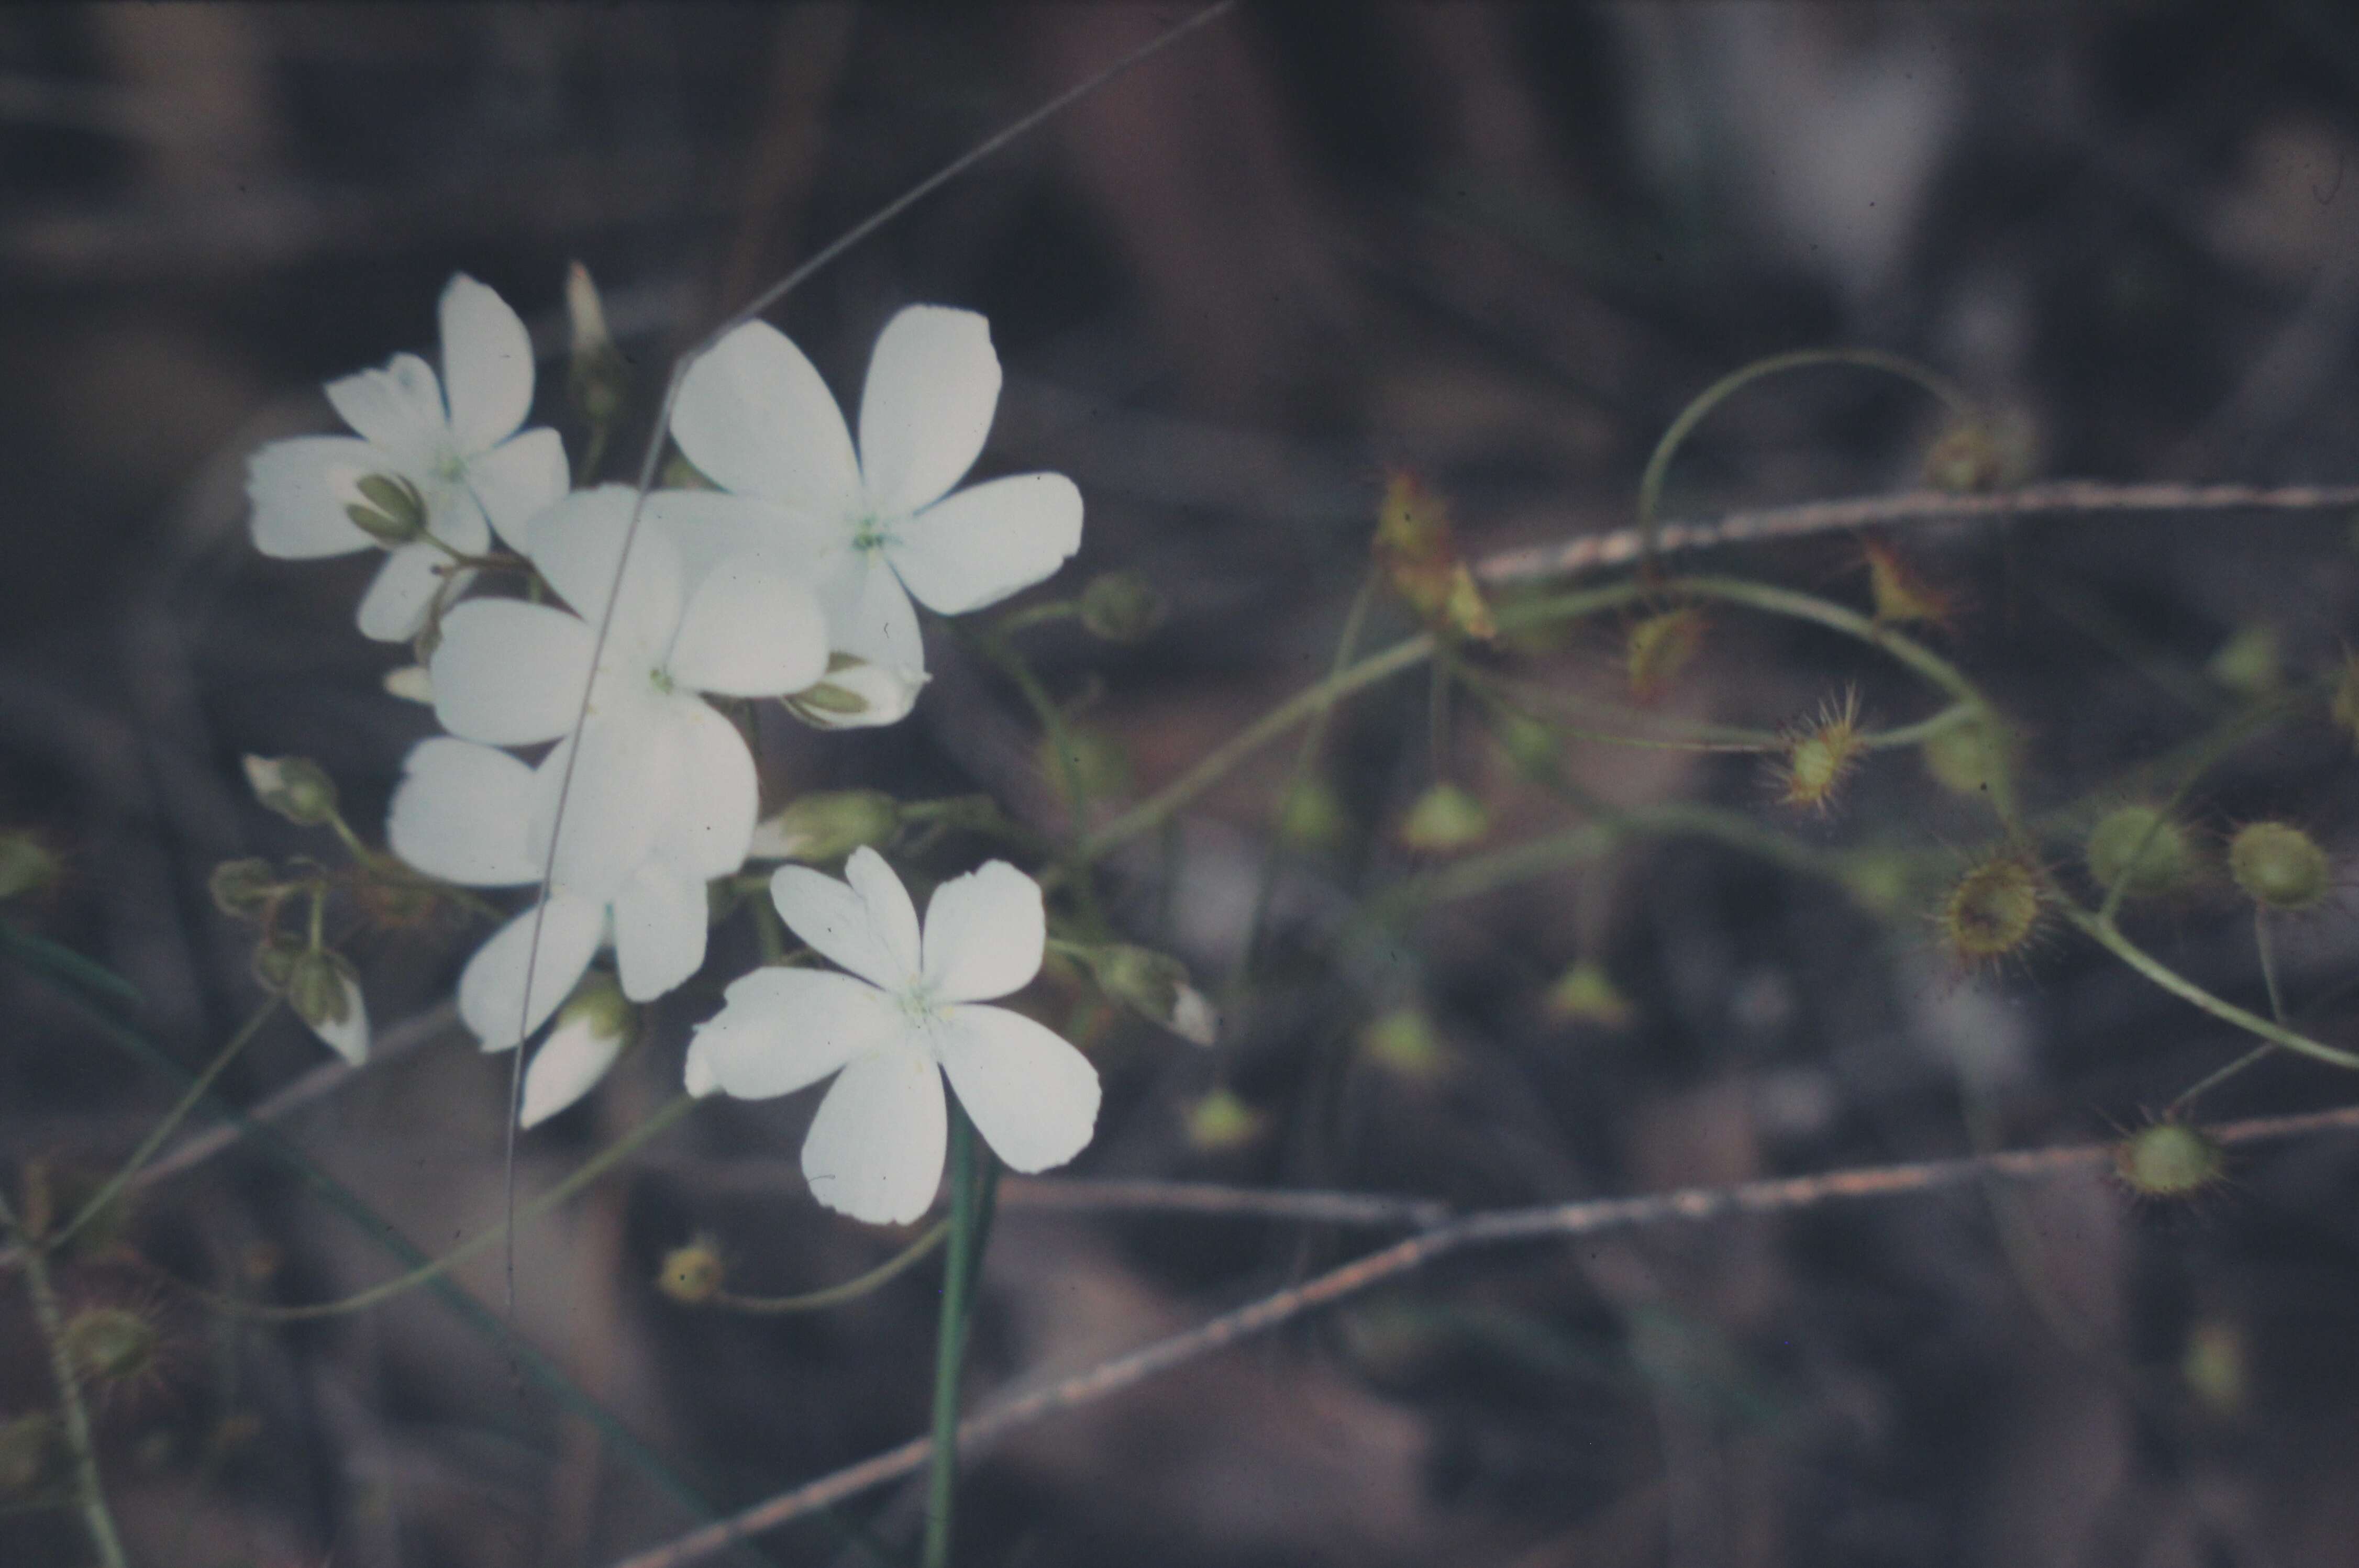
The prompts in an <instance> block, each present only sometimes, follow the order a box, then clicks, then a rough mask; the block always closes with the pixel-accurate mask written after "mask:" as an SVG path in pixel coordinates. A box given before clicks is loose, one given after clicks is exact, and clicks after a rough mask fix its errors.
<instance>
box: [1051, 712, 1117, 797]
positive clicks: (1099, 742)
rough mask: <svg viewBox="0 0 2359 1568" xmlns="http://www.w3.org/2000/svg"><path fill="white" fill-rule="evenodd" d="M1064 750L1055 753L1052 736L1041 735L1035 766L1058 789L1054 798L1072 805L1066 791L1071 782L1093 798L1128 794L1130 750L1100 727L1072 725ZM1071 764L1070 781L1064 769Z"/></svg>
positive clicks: (1052, 786) (1054, 742) (1054, 788)
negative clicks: (1091, 728) (1096, 728)
mask: <svg viewBox="0 0 2359 1568" xmlns="http://www.w3.org/2000/svg"><path fill="white" fill-rule="evenodd" d="M1065 739H1066V750H1065V752H1064V754H1063V755H1062V756H1060V755H1059V754H1058V750H1057V743H1056V741H1055V740H1054V739H1053V738H1052V737H1049V736H1046V735H1043V736H1042V737H1041V738H1040V752H1039V757H1038V767H1039V769H1040V772H1041V773H1042V774H1043V776H1045V777H1046V778H1047V779H1048V781H1049V788H1051V789H1053V790H1055V791H1056V792H1057V798H1058V799H1060V800H1064V801H1067V803H1068V804H1071V801H1070V796H1069V795H1068V791H1069V790H1070V789H1071V786H1072V784H1074V783H1078V784H1080V785H1081V787H1082V794H1083V795H1087V796H1088V797H1089V798H1090V799H1092V800H1113V799H1116V798H1118V797H1120V796H1122V795H1128V794H1129V793H1130V753H1129V752H1126V751H1125V750H1124V749H1123V744H1122V742H1121V741H1117V740H1115V739H1114V737H1113V736H1111V735H1109V734H1107V733H1106V732H1105V731H1104V730H1090V729H1081V728H1074V729H1069V730H1066V732H1065ZM1069 763H1070V764H1071V770H1072V773H1073V774H1074V777H1073V778H1072V779H1071V780H1069V779H1068V778H1067V776H1066V768H1067V765H1068V764H1069Z"/></svg>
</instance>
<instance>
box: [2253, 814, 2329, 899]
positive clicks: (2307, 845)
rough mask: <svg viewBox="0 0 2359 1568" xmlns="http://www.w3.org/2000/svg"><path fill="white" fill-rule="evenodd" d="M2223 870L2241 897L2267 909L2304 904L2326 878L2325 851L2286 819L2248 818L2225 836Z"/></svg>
mask: <svg viewBox="0 0 2359 1568" xmlns="http://www.w3.org/2000/svg"><path fill="white" fill-rule="evenodd" d="M2228 871H2229V874H2230V875H2232V876H2234V878H2235V879H2236V885H2237V886H2238V887H2240V888H2242V889H2244V890H2245V897H2247V898H2249V899H2251V900H2252V901H2253V902H2254V903H2257V904H2260V905H2262V906H2264V907H2265V908H2268V909H2283V910H2302V909H2309V908H2311V907H2312V906H2314V905H2315V904H2317V903H2319V902H2320V901H2321V899H2323V898H2325V897H2326V894H2327V892H2328V890H2329V888H2331V887H2332V879H2331V877H2330V874H2329V868H2328V866H2327V863H2326V851H2325V850H2323V849H2320V848H2319V847H2318V840H2316V839H2315V838H2311V837H2310V835H2309V834H2307V833H2305V832H2303V831H2302V830H2301V829H2300V828H2299V827H2294V826H2293V825H2292V824H2291V823H2288V822H2252V823H2247V824H2245V826H2244V827H2240V828H2238V829H2237V830H2236V836H2235V837H2234V838H2231V839H2230V840H2229V841H2228Z"/></svg>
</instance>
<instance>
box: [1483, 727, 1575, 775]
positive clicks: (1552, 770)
mask: <svg viewBox="0 0 2359 1568" xmlns="http://www.w3.org/2000/svg"><path fill="white" fill-rule="evenodd" d="M1491 733H1492V736H1493V738H1494V739H1495V740H1496V741H1498V742H1499V750H1501V751H1502V752H1506V754H1507V760H1508V761H1509V762H1513V763H1514V764H1515V765H1516V771H1517V773H1522V774H1523V775H1524V777H1526V778H1527V779H1530V780H1531V781H1532V782H1534V783H1535V784H1549V783H1551V782H1553V781H1554V780H1555V779H1556V778H1557V777H1558V775H1559V772H1560V770H1559V768H1558V766H1557V761H1558V752H1559V748H1558V746H1557V740H1556V732H1555V731H1554V730H1550V729H1549V727H1548V726H1547V725H1545V724H1543V723H1541V722H1540V721H1539V720H1538V719H1532V718H1528V717H1527V716H1526V715H1524V714H1521V713H1506V712H1502V713H1497V714H1495V715H1493V716H1492V720H1491Z"/></svg>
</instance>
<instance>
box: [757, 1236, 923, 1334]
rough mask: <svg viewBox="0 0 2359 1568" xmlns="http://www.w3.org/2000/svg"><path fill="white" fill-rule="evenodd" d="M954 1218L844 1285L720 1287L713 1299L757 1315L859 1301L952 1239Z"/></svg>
mask: <svg viewBox="0 0 2359 1568" xmlns="http://www.w3.org/2000/svg"><path fill="white" fill-rule="evenodd" d="M950 1234H951V1222H950V1221H948V1220H942V1221H940V1222H939V1223H938V1224H936V1225H935V1226H933V1227H932V1228H930V1229H929V1230H928V1231H927V1232H926V1233H925V1234H924V1235H923V1236H920V1237H919V1238H918V1239H916V1240H915V1241H912V1242H911V1243H909V1245H908V1246H907V1247H904V1248H903V1249H901V1250H900V1251H898V1252H896V1253H894V1254H893V1256H891V1257H890V1258H887V1259H886V1260H885V1261H883V1262H882V1263H879V1264H877V1265H876V1267H875V1268H874V1269H871V1270H869V1271H868V1272H866V1273H864V1274H862V1275H859V1276H858V1277H856V1278H854V1279H850V1280H846V1281H843V1283H842V1284H840V1285H830V1286H828V1287H827V1288H826V1289H825V1290H823V1291H808V1292H804V1293H803V1294H801V1295H799V1296H741V1295H738V1294H736V1293H735V1292H731V1291H717V1292H714V1293H713V1295H712V1303H711V1304H712V1305H713V1306H716V1307H719V1308H721V1309H722V1310H723V1311H725V1312H742V1313H748V1314H753V1315H755V1316H756V1317H760V1316H767V1315H773V1314H784V1313H792V1312H818V1311H820V1310H821V1309H822V1308H825V1307H832V1306H842V1305H843V1303H845V1302H849V1301H857V1300H859V1299H860V1298H861V1297H862V1296H864V1295H866V1294H868V1293H869V1292H871V1291H874V1290H875V1289H876V1288H877V1287H878V1286H879V1285H882V1284H884V1283H885V1282H886V1281H887V1280H890V1279H893V1278H894V1277H895V1276H897V1275H898V1274H900V1273H901V1272H903V1271H905V1270H907V1269H908V1268H909V1267H910V1266H911V1265H912V1264H915V1263H917V1262H919V1261H920V1260H923V1259H925V1258H926V1257H928V1256H929V1255H930V1254H931V1253H932V1252H933V1250H934V1249H935V1248H937V1247H940V1245H941V1244H942V1243H943V1242H944V1241H946V1240H948V1239H949V1238H950Z"/></svg>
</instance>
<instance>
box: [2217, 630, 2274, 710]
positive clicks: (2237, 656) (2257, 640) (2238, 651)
mask: <svg viewBox="0 0 2359 1568" xmlns="http://www.w3.org/2000/svg"><path fill="white" fill-rule="evenodd" d="M2203 669H2204V673H2205V674H2206V675H2209V676H2211V677H2212V679H2213V680H2214V681H2217V682H2218V683H2219V684H2220V685H2222V686H2223V687H2227V688H2228V689H2229V690H2230V691H2233V692H2234V693H2235V694H2236V695H2237V696H2239V697H2267V696H2268V695H2269V694H2270V693H2271V692H2273V691H2275V690H2277V688H2278V687H2281V686H2283V685H2284V684H2285V665H2284V660H2283V658H2282V656H2281V654H2280V652H2279V647H2278V643H2277V628H2275V627H2273V626H2266V625H2260V624H2255V625H2251V626H2240V627H2238V628H2237V629H2236V631H2235V633H2234V634H2233V635H2232V636H2230V637H2229V639H2228V640H2227V641H2226V642H2224V643H2221V644H2220V651H2219V652H2218V653H2215V654H2212V661H2211V663H2209V664H2207V665H2204V666H2203Z"/></svg>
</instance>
